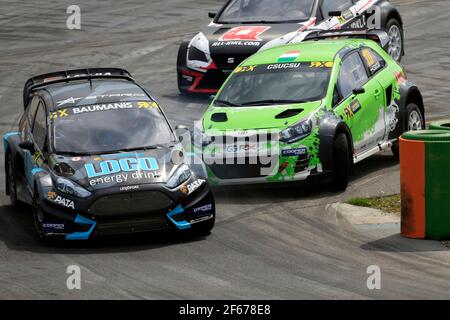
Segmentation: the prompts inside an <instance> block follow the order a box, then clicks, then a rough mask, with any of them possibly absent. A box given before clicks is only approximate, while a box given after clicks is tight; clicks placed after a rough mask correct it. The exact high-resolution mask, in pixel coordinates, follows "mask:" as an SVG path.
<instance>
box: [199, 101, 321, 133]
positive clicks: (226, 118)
mask: <svg viewBox="0 0 450 320" xmlns="http://www.w3.org/2000/svg"><path fill="white" fill-rule="evenodd" d="M321 105H322V101H315V102H308V103H302V104H293V105H275V106H264V107H242V108H238V107H223V108H222V107H210V108H209V109H208V110H207V111H206V113H205V115H204V116H203V130H204V132H206V133H208V131H210V132H212V131H217V130H218V131H225V130H256V129H280V130H283V129H285V128H287V127H289V126H292V125H293V124H295V123H296V122H298V121H300V120H302V119H304V118H306V117H308V115H310V114H311V113H312V112H313V111H315V110H317V109H318V108H319V107H320V106H321Z"/></svg>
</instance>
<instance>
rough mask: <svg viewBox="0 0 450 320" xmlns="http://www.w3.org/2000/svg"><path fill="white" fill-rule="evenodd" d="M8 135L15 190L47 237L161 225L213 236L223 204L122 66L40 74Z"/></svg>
mask: <svg viewBox="0 0 450 320" xmlns="http://www.w3.org/2000/svg"><path fill="white" fill-rule="evenodd" d="M24 107H25V111H24V113H23V115H22V117H21V119H20V122H19V124H18V127H17V128H16V129H15V130H14V131H10V132H7V133H5V134H4V136H3V145H4V152H5V169H6V193H7V194H8V195H9V197H10V199H11V203H12V205H13V207H17V205H18V204H20V203H27V204H30V205H31V206H32V212H33V217H34V222H35V227H36V232H37V234H38V236H39V237H40V238H50V237H52V238H53V237H62V238H65V239H66V240H87V239H90V238H92V237H96V236H102V235H116V234H124V233H140V232H148V231H154V230H161V229H175V230H180V231H181V230H182V231H184V230H192V231H194V233H200V234H207V233H208V232H209V231H210V230H211V229H212V228H213V226H214V220H215V205H214V198H213V194H212V192H211V190H210V187H209V185H208V182H207V178H206V177H207V174H206V169H205V167H204V165H203V163H202V162H201V161H189V156H188V155H187V154H186V153H185V152H184V150H183V149H182V147H181V144H180V143H179V141H178V139H177V138H176V136H175V134H174V131H173V130H172V128H171V126H170V124H169V122H168V121H167V118H166V117H165V115H164V113H163V111H162V110H161V108H160V107H159V105H158V103H157V102H156V101H155V100H154V99H153V98H152V97H151V96H150V95H149V94H148V93H147V92H146V91H145V90H144V89H143V88H142V87H140V86H139V85H138V84H136V83H135V82H134V80H133V78H132V76H131V75H130V74H129V73H128V72H127V71H126V70H123V69H111V68H103V69H83V70H69V71H63V72H56V73H51V74H44V75H40V76H36V77H33V78H31V79H30V80H28V81H27V83H26V85H25V89H24Z"/></svg>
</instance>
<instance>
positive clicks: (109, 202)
mask: <svg viewBox="0 0 450 320" xmlns="http://www.w3.org/2000/svg"><path fill="white" fill-rule="evenodd" d="M172 204H173V202H172V200H171V199H170V198H169V197H168V196H166V195H165V194H164V193H162V192H160V191H143V192H134V193H124V194H114V195H109V196H104V197H102V198H100V199H98V200H97V201H95V202H94V204H93V205H92V206H91V207H90V208H89V210H88V212H89V213H90V214H92V215H94V216H100V217H101V216H117V215H127V214H142V213H151V212H158V211H162V210H166V209H168V208H170V207H171V206H172Z"/></svg>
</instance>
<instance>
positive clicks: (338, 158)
mask: <svg viewBox="0 0 450 320" xmlns="http://www.w3.org/2000/svg"><path fill="white" fill-rule="evenodd" d="M349 173H350V147H349V144H348V140H347V136H346V135H345V134H344V133H339V134H338V135H337V136H336V138H335V140H334V146H333V188H334V189H335V190H338V191H345V190H346V189H347V186H348V176H349Z"/></svg>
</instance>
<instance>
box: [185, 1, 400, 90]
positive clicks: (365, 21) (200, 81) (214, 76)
mask: <svg viewBox="0 0 450 320" xmlns="http://www.w3.org/2000/svg"><path fill="white" fill-rule="evenodd" d="M209 16H210V18H212V19H213V20H212V21H211V23H210V24H209V25H208V27H207V28H206V29H205V30H203V31H202V32H200V33H198V34H197V35H195V36H194V37H193V38H192V39H189V40H185V41H183V42H182V44H181V46H180V49H179V52H178V62H177V73H178V87H179V90H180V92H181V93H193V94H195V93H198V94H215V93H216V92H217V91H218V89H219V88H220V86H221V85H222V83H223V82H224V81H225V79H226V78H227V77H228V75H229V74H230V73H231V72H232V71H233V70H234V68H236V67H237V66H238V65H239V64H240V63H241V62H243V61H244V60H245V59H246V58H248V57H249V56H250V55H252V54H254V53H256V52H257V51H261V50H265V49H268V48H271V47H274V46H277V45H283V44H288V43H298V42H301V41H303V39H304V38H305V37H306V36H307V35H308V33H309V31H311V30H316V29H320V30H336V29H367V28H377V29H385V30H386V31H387V32H388V34H389V38H390V42H389V45H388V47H387V48H386V50H387V51H388V53H389V54H390V55H391V56H392V57H393V58H394V60H396V61H400V60H401V58H402V56H403V55H404V46H403V39H404V38H403V22H402V18H401V16H400V13H399V11H398V10H397V9H396V8H395V7H394V6H393V5H392V3H390V2H389V1H388V0H276V1H274V0H229V1H227V2H226V4H225V5H224V6H223V8H222V9H220V11H219V12H218V13H210V14H209Z"/></svg>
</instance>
